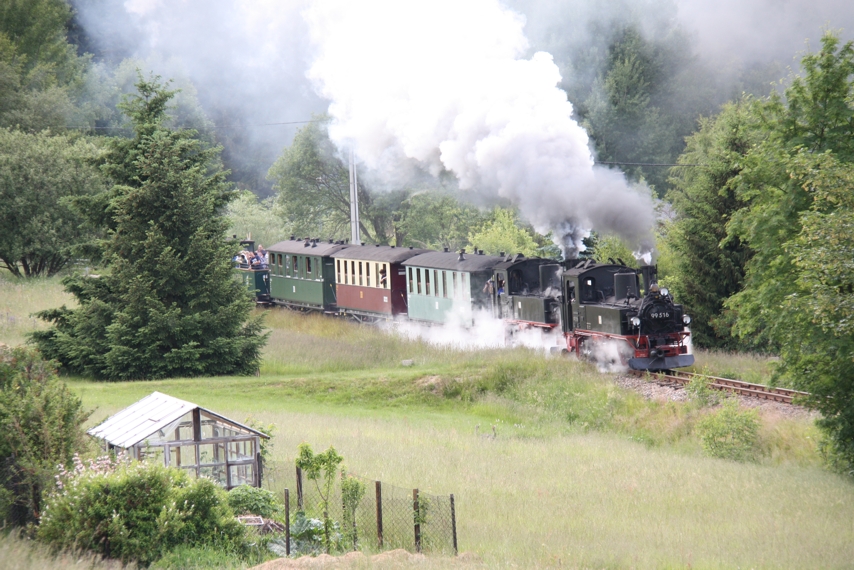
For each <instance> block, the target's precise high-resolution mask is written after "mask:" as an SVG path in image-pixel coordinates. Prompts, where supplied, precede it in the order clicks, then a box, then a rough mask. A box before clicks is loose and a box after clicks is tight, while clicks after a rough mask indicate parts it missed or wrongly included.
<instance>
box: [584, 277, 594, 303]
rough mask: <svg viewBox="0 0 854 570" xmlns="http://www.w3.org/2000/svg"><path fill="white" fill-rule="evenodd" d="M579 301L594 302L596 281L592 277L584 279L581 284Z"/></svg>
mask: <svg viewBox="0 0 854 570" xmlns="http://www.w3.org/2000/svg"><path fill="white" fill-rule="evenodd" d="M581 300H582V301H583V302H585V303H593V302H595V301H596V280H595V279H593V278H592V277H588V278H586V279H585V280H584V281H582V283H581Z"/></svg>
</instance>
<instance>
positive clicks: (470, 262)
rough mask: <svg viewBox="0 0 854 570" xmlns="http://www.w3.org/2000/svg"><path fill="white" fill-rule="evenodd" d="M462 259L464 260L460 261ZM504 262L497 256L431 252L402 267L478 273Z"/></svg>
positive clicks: (407, 261) (412, 259) (411, 260)
mask: <svg viewBox="0 0 854 570" xmlns="http://www.w3.org/2000/svg"><path fill="white" fill-rule="evenodd" d="M461 257H462V259H460V258H461ZM502 261H504V258H503V257H498V256H497V255H478V254H475V253H466V254H460V253H455V252H444V251H431V252H429V253H422V254H421V255H416V256H415V257H411V258H409V259H407V260H406V261H404V262H403V264H402V265H406V266H415V267H429V268H430V269H450V270H452V271H466V272H469V273H475V272H477V271H488V270H490V269H492V268H493V267H494V266H495V265H497V264H499V263H501V262H502Z"/></svg>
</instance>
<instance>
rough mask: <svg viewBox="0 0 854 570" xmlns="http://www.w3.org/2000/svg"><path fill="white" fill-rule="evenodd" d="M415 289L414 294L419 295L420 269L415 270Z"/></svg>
mask: <svg viewBox="0 0 854 570" xmlns="http://www.w3.org/2000/svg"><path fill="white" fill-rule="evenodd" d="M415 289H416V293H418V294H419V295H420V294H421V268H420V267H419V268H417V269H416V270H415Z"/></svg>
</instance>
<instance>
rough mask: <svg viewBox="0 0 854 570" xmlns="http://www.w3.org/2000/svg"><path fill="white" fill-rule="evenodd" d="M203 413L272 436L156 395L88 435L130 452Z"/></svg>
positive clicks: (106, 422) (191, 405) (154, 393)
mask: <svg viewBox="0 0 854 570" xmlns="http://www.w3.org/2000/svg"><path fill="white" fill-rule="evenodd" d="M196 408H198V409H200V410H203V411H205V412H207V413H208V414H210V415H211V416H214V417H216V418H219V419H220V420H222V421H224V422H227V423H231V424H234V425H236V426H239V427H241V428H243V429H246V430H248V431H250V432H251V433H255V434H258V435H260V436H262V437H265V438H268V437H269V436H268V435H266V434H264V433H261V432H260V431H258V430H256V429H252V428H251V427H249V426H246V425H244V424H241V423H240V422H236V421H234V420H230V419H228V418H226V417H225V416H222V415H220V414H217V413H215V412H212V411H210V410H208V409H205V408H202V407H201V406H198V405H196V404H193V403H192V402H186V401H184V400H179V399H178V398H173V397H172V396H169V395H167V394H163V393H161V392H152V393H151V394H149V395H148V396H146V397H145V398H143V399H142V400H140V401H138V402H136V403H135V404H131V405H130V406H128V407H127V408H125V409H124V410H122V411H120V412H118V413H116V414H114V415H112V416H110V417H109V418H107V419H106V420H104V421H103V422H101V423H100V424H98V425H97V426H95V427H93V428H91V429H90V430H89V431H87V432H86V433H88V434H89V435H91V436H93V437H97V438H99V439H103V440H105V441H107V442H108V443H110V444H111V445H114V446H116V447H120V448H122V449H127V448H129V447H132V446H134V445H136V444H137V443H140V442H143V441H145V440H146V439H148V438H150V437H151V436H152V435H154V434H156V433H157V432H158V431H160V430H161V429H163V428H165V427H166V426H168V425H169V424H171V423H172V422H174V421H176V420H178V419H180V418H181V417H182V416H183V415H185V414H187V413H189V412H191V411H193V410H195V409H196Z"/></svg>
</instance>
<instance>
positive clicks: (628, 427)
mask: <svg viewBox="0 0 854 570" xmlns="http://www.w3.org/2000/svg"><path fill="white" fill-rule="evenodd" d="M63 302H65V303H68V299H67V298H66V297H65V295H64V293H62V291H61V287H60V286H59V285H58V283H57V282H56V281H36V282H32V283H24V284H21V283H18V282H11V281H8V280H0V315H4V314H5V315H7V316H8V315H11V316H12V317H14V320H13V322H14V326H7V325H4V327H3V328H0V342H5V343H9V344H14V343H17V342H20V341H21V339H23V337H24V334H25V333H26V332H27V331H28V330H32V327H34V326H39V325H38V324H36V323H33V322H32V321H30V320H27V319H28V317H27V314H28V311H30V312H31V311H33V310H38V309H41V308H47V307H51V306H57V305H59V304H61V303H63ZM266 315H267V316H266V322H267V325H268V326H269V327H270V329H271V336H270V341H269V343H268V346H267V348H266V351H265V357H264V362H263V364H262V367H261V370H260V372H259V375H257V376H252V377H246V378H232V377H229V378H195V379H171V380H164V381H154V382H127V383H98V382H91V381H88V380H85V379H79V378H68V382H69V384H70V386H71V387H72V389H73V390H74V391H75V392H76V393H78V394H79V395H80V396H81V398H82V399H83V402H84V403H85V405H86V406H87V407H89V408H90V409H92V410H93V414H92V417H91V418H90V423H92V424H95V423H97V422H100V421H101V420H103V419H104V418H106V417H108V416H109V415H110V414H112V413H114V412H116V411H118V410H119V409H121V408H123V407H125V406H127V405H129V404H131V403H133V402H135V401H136V400H138V399H139V398H141V397H143V396H145V395H147V394H149V393H151V392H152V391H154V390H159V391H162V392H165V393H167V394H170V395H172V396H175V397H178V398H183V399H187V400H190V401H193V402H196V403H198V404H200V405H203V406H205V407H209V408H211V409H214V410H216V411H217V412H220V413H222V414H224V415H226V416H229V417H233V418H234V419H236V420H239V421H242V420H246V419H250V418H251V419H252V420H253V421H258V422H261V423H263V424H265V425H266V424H273V425H274V426H275V431H274V434H273V435H274V438H273V450H272V453H273V457H272V460H273V463H274V464H278V465H292V459H293V456H294V455H295V453H296V448H297V445H298V444H299V443H301V442H304V441H305V442H309V443H310V444H311V445H312V446H313V448H314V449H315V450H316V451H319V450H322V449H325V448H326V447H327V446H329V445H334V446H335V448H336V449H337V450H338V451H339V452H340V453H341V454H342V455H343V456H344V457H345V461H346V464H347V467H348V469H349V470H350V471H351V472H354V473H356V474H358V475H362V476H364V477H367V478H371V479H379V480H382V481H383V482H384V483H387V484H391V485H396V486H399V487H404V488H412V487H418V488H419V489H421V490H423V491H425V492H428V493H434V494H448V493H454V495H455V497H456V504H457V520H458V533H459V542H460V549H461V551H465V552H471V553H474V554H476V555H477V557H479V558H480V559H481V560H482V561H483V564H484V565H485V566H487V567H490V568H533V567H543V568H550V567H553V568H624V567H625V568H688V567H690V568H846V567H851V561H852V560H854V525H852V523H851V521H852V520H854V484H852V481H851V480H850V479H845V478H842V477H840V476H838V475H835V474H832V473H830V472H828V471H826V470H825V469H824V468H823V467H822V463H821V459H820V457H819V454H818V452H817V445H816V440H817V438H818V433H817V431H816V430H815V428H814V427H813V425H812V422H811V420H810V419H808V418H807V417H805V416H795V417H788V416H784V415H775V414H773V413H765V412H763V413H762V415H761V422H762V423H761V429H760V436H759V446H758V450H757V454H756V459H755V461H752V462H748V463H736V462H731V461H725V460H720V459H712V458H709V457H706V456H705V455H704V454H703V450H702V447H701V445H700V442H699V440H698V438H697V436H696V434H695V433H694V426H695V424H696V423H697V421H698V420H699V419H700V418H702V417H703V416H704V415H705V414H708V413H709V410H708V409H704V408H700V407H698V406H696V405H692V404H683V403H675V402H663V401H649V400H646V399H644V398H642V397H641V396H639V395H638V394H636V393H634V392H629V391H626V390H623V389H621V388H619V387H618V386H617V385H615V384H614V382H613V379H614V375H613V374H610V375H609V374H600V373H598V372H597V371H596V370H595V368H594V367H592V366H590V365H588V364H585V363H581V362H577V361H575V360H574V359H567V358H562V357H554V358H547V357H544V356H543V355H541V354H538V353H535V352H533V351H530V350H526V349H513V350H478V351H463V350H455V349H452V348H443V347H436V346H432V345H430V344H427V343H425V342H420V341H411V340H404V339H401V338H398V337H396V336H394V335H390V334H389V333H387V332H384V331H382V330H379V329H377V328H376V327H371V326H365V325H357V324H354V323H350V322H346V321H343V320H339V319H331V318H322V317H319V316H312V315H302V314H298V313H293V312H289V311H285V310H279V309H274V310H269V311H267V312H266ZM28 327H29V328H28ZM404 360H412V361H413V364H412V365H411V366H404V365H403V364H402V362H403V361H404ZM740 363H741V364H740ZM772 364H773V363H772V361H771V360H770V359H767V358H764V357H752V356H733V355H718V354H714V353H708V354H706V353H698V366H699V367H700V369H701V370H705V371H707V372H709V373H712V374H717V375H722V376H723V375H726V376H736V377H744V375H739V374H734V373H732V372H731V371H733V370H734V371H741V372H744V373H745V374H747V373H749V374H750V375H751V376H750V378H745V379H750V380H751V381H757V379H765V381H767V375H768V374H769V373H770V369H771V366H772ZM742 365H743V368H740V366H742ZM726 367H729V368H726ZM727 370H729V371H730V372H727ZM477 426H479V431H480V434H482V433H484V432H490V433H491V426H495V429H496V431H497V434H498V435H497V437H496V438H495V439H489V438H484V437H481V435H479V434H477V433H476V427H477ZM271 485H272V486H273V487H272V488H274V489H275V490H277V491H278V490H280V489H278V488H277V487H276V483H275V480H273V481H272V483H271ZM6 547H7V546H4V545H3V544H0V549H2V548H6ZM16 548H18V546H16ZM433 564H437V562H436V561H433ZM443 564H444V563H443V562H441V561H440V562H438V565H437V566H435V567H440V566H442V565H443ZM448 565H454V564H453V563H452V562H450V561H448ZM418 566H419V567H421V565H418ZM65 567H68V566H65ZM431 567H434V566H432V564H431Z"/></svg>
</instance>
